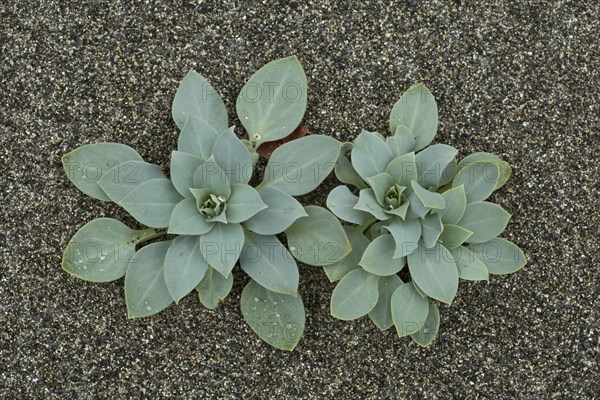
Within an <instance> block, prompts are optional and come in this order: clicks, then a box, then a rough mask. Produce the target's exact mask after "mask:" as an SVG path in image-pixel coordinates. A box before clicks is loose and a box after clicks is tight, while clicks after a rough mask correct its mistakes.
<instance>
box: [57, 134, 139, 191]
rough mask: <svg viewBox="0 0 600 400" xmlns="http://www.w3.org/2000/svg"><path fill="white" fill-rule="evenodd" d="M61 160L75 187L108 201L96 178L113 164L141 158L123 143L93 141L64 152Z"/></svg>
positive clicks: (100, 176) (102, 174)
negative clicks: (93, 142)
mask: <svg viewBox="0 0 600 400" xmlns="http://www.w3.org/2000/svg"><path fill="white" fill-rule="evenodd" d="M61 161H62V165H63V168H64V170H65V172H66V173H67V177H68V178H69V180H70V181H71V182H73V184H74V185H75V186H76V187H77V189H79V190H81V191H82V192H83V193H85V194H87V195H88V196H90V197H93V198H95V199H99V200H104V201H109V200H110V198H109V197H108V196H107V195H106V193H104V190H102V188H101V187H100V185H98V180H99V179H100V178H102V176H104V174H106V173H107V172H108V171H109V170H110V169H111V168H113V167H114V166H115V165H118V164H121V163H124V162H126V161H143V160H142V157H141V156H140V155H139V154H138V153H137V152H136V151H135V150H134V149H132V148H131V147H129V146H126V145H124V144H119V143H95V144H86V145H83V146H79V147H78V148H76V149H75V150H73V151H71V152H70V153H67V154H65V155H64V156H63V157H62V159H61Z"/></svg>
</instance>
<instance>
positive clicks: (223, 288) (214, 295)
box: [196, 266, 233, 310]
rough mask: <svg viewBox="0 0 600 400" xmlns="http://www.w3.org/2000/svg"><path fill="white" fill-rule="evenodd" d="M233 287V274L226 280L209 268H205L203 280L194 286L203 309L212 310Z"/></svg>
mask: <svg viewBox="0 0 600 400" xmlns="http://www.w3.org/2000/svg"><path fill="white" fill-rule="evenodd" d="M232 287H233V274H229V276H228V277H227V278H225V277H224V276H223V275H221V274H220V273H218V272H217V271H215V269H214V268H211V267H210V266H209V267H208V268H207V270H206V273H205V274H204V278H202V280H201V281H200V283H199V284H198V286H196V292H198V298H199V299H200V302H201V303H202V304H203V305H204V307H206V308H208V309H210V310H214V309H215V308H217V306H218V305H219V302H220V301H221V300H224V299H225V298H226V297H227V295H228V294H229V292H230V291H231V288H232Z"/></svg>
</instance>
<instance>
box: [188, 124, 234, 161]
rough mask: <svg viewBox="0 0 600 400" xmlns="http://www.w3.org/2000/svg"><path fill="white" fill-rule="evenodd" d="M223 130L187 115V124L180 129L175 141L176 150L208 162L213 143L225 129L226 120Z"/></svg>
mask: <svg viewBox="0 0 600 400" xmlns="http://www.w3.org/2000/svg"><path fill="white" fill-rule="evenodd" d="M224 122H225V123H224V125H221V126H224V128H221V126H218V127H211V126H208V125H207V121H205V120H204V119H202V118H198V117H195V116H193V115H188V119H187V122H186V123H185V125H184V126H183V128H181V133H180V134H179V138H178V139H177V150H178V151H180V152H182V153H186V154H190V155H193V156H196V157H200V158H201V159H202V160H208V158H209V157H210V155H211V154H212V149H213V146H214V144H215V141H216V140H217V138H218V137H219V135H220V134H221V132H223V130H224V129H227V120H225V121H224Z"/></svg>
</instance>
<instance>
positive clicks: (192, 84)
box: [171, 70, 227, 155]
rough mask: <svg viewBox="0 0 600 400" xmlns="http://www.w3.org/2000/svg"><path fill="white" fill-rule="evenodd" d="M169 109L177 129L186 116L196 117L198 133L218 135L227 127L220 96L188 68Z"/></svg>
mask: <svg viewBox="0 0 600 400" xmlns="http://www.w3.org/2000/svg"><path fill="white" fill-rule="evenodd" d="M171 111H172V114H173V120H174V121H175V124H176V125H177V127H178V128H179V129H183V127H184V126H185V124H186V123H187V122H188V116H193V117H196V118H197V119H198V122H197V124H198V125H197V131H198V133H199V134H207V135H208V134H217V135H218V134H219V133H221V132H223V131H224V130H225V129H227V109H226V108H225V104H224V103H223V100H221V96H219V94H218V93H217V92H216V91H215V90H214V89H213V87H212V86H211V85H210V83H208V81H207V80H206V79H204V77H203V76H202V75H200V74H199V73H197V72H196V71H194V70H190V71H189V72H188V73H187V75H186V76H185V78H183V80H182V81H181V83H180V84H179V87H178V88H177V92H176V93H175V99H173V107H172V110H171ZM179 150H180V151H186V150H184V149H181V148H179ZM192 154H195V153H192ZM198 155H199V154H198Z"/></svg>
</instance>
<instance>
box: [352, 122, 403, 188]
mask: <svg viewBox="0 0 600 400" xmlns="http://www.w3.org/2000/svg"><path fill="white" fill-rule="evenodd" d="M392 158H393V155H392V152H391V150H390V149H389V147H388V146H387V144H386V143H385V140H383V139H382V138H381V137H380V136H379V135H378V134H376V133H373V132H367V131H362V132H361V133H360V134H359V135H358V137H357V138H356V140H355V141H354V148H353V149H352V153H351V154H350V159H351V161H352V166H353V167H354V169H355V170H356V172H358V174H359V175H360V176H361V177H362V178H363V179H367V178H370V177H372V176H375V175H377V174H379V173H381V172H385V168H386V167H387V165H388V164H389V163H390V161H392Z"/></svg>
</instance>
